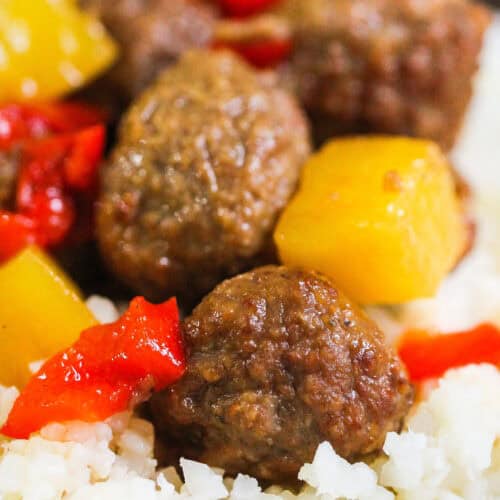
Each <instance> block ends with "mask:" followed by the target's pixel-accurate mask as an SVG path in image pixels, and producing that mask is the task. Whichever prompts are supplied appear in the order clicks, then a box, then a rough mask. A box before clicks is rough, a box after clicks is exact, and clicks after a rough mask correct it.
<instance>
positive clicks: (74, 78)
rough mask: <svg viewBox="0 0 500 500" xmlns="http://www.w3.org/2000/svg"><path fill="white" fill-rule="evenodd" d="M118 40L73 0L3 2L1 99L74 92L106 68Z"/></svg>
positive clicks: (0, 9)
mask: <svg viewBox="0 0 500 500" xmlns="http://www.w3.org/2000/svg"><path fill="white" fill-rule="evenodd" d="M117 52H118V50H117V46H116V44H115V43H114V41H113V40H112V39H111V38H110V37H109V36H108V34H107V33H106V31H105V29H104V27H103V26H102V24H101V23H100V22H99V21H98V20H97V19H94V18H93V17H91V16H89V15H88V14H86V13H84V12H83V11H82V10H80V9H79V8H78V6H77V3H76V1H75V0H28V1H27V0H2V1H1V2H0V101H2V102H10V101H14V102H17V101H30V100H36V101H42V100H47V99H55V98H58V97H61V96H64V95H66V94H68V93H69V92H73V91H75V90H76V89H78V88H80V87H82V86H83V85H84V84H85V83H87V82H89V81H90V80H92V79H93V78H95V77H96V76H97V75H98V74H100V73H102V72H103V71H104V70H105V69H106V68H108V67H109V66H110V65H111V64H112V63H113V61H114V60H115V58H116V56H117Z"/></svg>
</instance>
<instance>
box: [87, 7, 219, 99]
mask: <svg viewBox="0 0 500 500" xmlns="http://www.w3.org/2000/svg"><path fill="white" fill-rule="evenodd" d="M80 3H81V4H82V6H83V7H85V8H87V9H89V10H92V11H94V12H95V13H96V14H97V15H98V16H99V17H100V18H101V19H102V21H103V23H104V24H105V26H106V27H107V29H108V30H109V31H110V33H111V34H112V35H113V37H114V38H115V39H116V40H117V41H118V43H119V44H120V48H121V58H120V60H119V62H118V64H117V65H116V66H115V67H114V68H113V69H112V71H111V72H110V74H109V75H108V76H107V77H106V78H105V80H104V82H100V83H99V85H97V87H96V89H95V91H96V92H97V91H98V90H100V89H102V87H103V86H104V88H105V87H106V86H108V90H114V91H118V92H119V93H120V94H121V96H122V98H123V100H124V101H127V100H130V99H132V98H133V97H134V96H135V95H137V94H138V93H139V92H140V91H141V90H142V89H143V88H144V87H145V86H146V85H148V84H149V83H151V82H152V81H153V79H154V78H155V77H156V76H157V75H158V73H159V72H160V71H161V70H162V69H164V68H166V67H167V66H169V65H171V64H172V63H174V62H175V61H176V60H177V59H178V57H179V56H180V54H182V53H183V52H185V51H186V50H188V49H192V48H196V47H203V46H205V45H207V44H208V43H209V42H210V39H211V37H212V31H213V27H214V23H215V13H214V9H213V8H212V7H211V6H210V4H209V3H208V2H202V1H197V0H113V1H110V0H80ZM109 87H110V88H111V89H109Z"/></svg>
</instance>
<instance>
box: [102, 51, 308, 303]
mask: <svg viewBox="0 0 500 500" xmlns="http://www.w3.org/2000/svg"><path fill="white" fill-rule="evenodd" d="M119 135H120V137H119V140H118V144H117V145H116V148H115V149H114V151H113V153H112V156H111V159H110V161H109V164H108V165H107V167H105V168H104V171H103V176H102V185H103V189H102V195H101V198H100V203H99V207H98V217H97V222H98V237H99V241H100V246H101V249H102V253H103V256H104V258H105V259H106V260H107V262H108V263H109V264H110V266H111V268H112V269H113V270H114V271H115V273H116V274H117V275H118V276H119V277H120V278H122V280H124V281H125V282H126V283H127V284H129V285H130V286H132V287H133V288H134V289H135V290H136V291H138V292H139V293H142V294H145V295H146V296H148V297H151V298H153V299H161V298H165V297H168V296H170V295H177V296H178V297H179V298H180V299H181V300H182V301H183V302H184V303H189V302H190V301H192V300H195V299H197V298H199V297H200V296H201V295H203V294H204V293H206V292H208V291H209V290H211V289H212V288H213V287H214V286H215V285H216V284H217V283H219V282H220V281H222V280H223V279H224V278H226V277H228V276H231V275H234V274H237V273H238V272H241V271H242V270H245V269H248V268H250V267H252V266H253V265H254V264H255V263H256V262H262V261H267V262H269V260H268V259H269V255H267V254H268V253H269V254H272V252H271V251H270V250H271V233H272V230H273V228H274V225H275V222H276V219H277V217H278V215H279V213H280V211H281V210H282V208H283V207H284V206H285V204H286V203H287V201H288V199H289V198H290V196H291V195H292V193H293V191H294V189H295V187H296V184H297V180H298V177H299V173H300V167H301V165H302V163H303V162H304V161H305V159H306V158H307V156H308V154H309V151H310V148H309V141H308V127H307V123H306V120H305V118H304V116H303V114H302V112H301V110H300V108H299V107H298V105H297V103H296V102H295V100H294V99H293V98H292V97H291V96H290V95H289V94H287V93H286V92H284V91H282V90H280V89H278V88H275V87H268V86H267V84H266V83H263V82H262V81H260V80H259V76H258V74H257V73H256V72H254V71H253V70H252V69H251V68H250V67H249V66H247V65H246V64H245V63H243V62H242V61H240V59H238V58H237V57H236V56H234V55H232V54H231V53H229V52H212V51H198V52H192V53H189V54H187V55H185V56H184V57H183V58H182V59H181V61H180V62H179V63H178V64H177V65H175V66H174V67H172V68H171V69H170V70H168V71H166V72H165V73H164V74H163V75H162V77H161V78H160V79H159V80H158V81H157V82H156V83H155V84H154V85H153V86H152V87H151V88H149V89H148V90H147V91H146V92H145V93H144V94H143V95H142V96H141V97H140V99H139V100H138V101H137V102H136V103H135V104H134V105H133V106H132V108H131V109H130V111H129V112H128V113H127V115H126V116H125V118H124V120H123V123H122V126H121V130H120V134H119Z"/></svg>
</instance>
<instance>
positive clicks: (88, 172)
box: [64, 125, 106, 191]
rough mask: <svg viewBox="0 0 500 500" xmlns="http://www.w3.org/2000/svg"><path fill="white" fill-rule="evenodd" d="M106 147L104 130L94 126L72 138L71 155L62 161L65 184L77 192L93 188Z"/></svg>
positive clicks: (99, 126)
mask: <svg viewBox="0 0 500 500" xmlns="http://www.w3.org/2000/svg"><path fill="white" fill-rule="evenodd" d="M105 145H106V129H105V128H104V127H103V126H102V125H95V126H93V127H89V128H87V129H84V130H81V131H80V132H78V134H77V135H76V136H74V137H73V144H72V150H71V154H70V155H68V156H67V157H66V158H65V160H64V176H65V181H66V184H67V185H68V186H69V187H71V188H73V189H76V190H78V191H87V190H88V189H92V188H94V187H95V185H96V182H97V168H98V166H99V162H100V160H101V158H102V155H103V152H104V147H105Z"/></svg>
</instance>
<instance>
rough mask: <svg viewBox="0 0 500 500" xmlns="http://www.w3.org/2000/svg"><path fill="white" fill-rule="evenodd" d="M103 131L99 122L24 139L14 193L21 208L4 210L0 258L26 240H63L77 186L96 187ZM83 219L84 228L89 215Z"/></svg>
mask: <svg viewBox="0 0 500 500" xmlns="http://www.w3.org/2000/svg"><path fill="white" fill-rule="evenodd" d="M105 134H106V132H105V128H104V127H103V126H102V125H96V126H93V127H90V128H88V129H84V130H82V131H80V132H75V133H72V134H64V135H59V136H54V137H50V138H47V139H43V140H40V141H31V142H29V143H27V144H26V145H25V147H24V151H23V160H22V161H23V164H22V166H21V172H20V175H19V180H18V187H17V197H16V208H17V210H18V212H19V213H18V214H9V213H8V212H4V213H3V221H2V223H0V242H1V243H0V246H1V249H0V261H2V260H5V259H7V258H10V257H12V256H13V255H15V254H16V253H17V252H18V251H19V250H21V249H22V248H24V247H25V246H26V245H28V244H32V243H37V244H38V245H39V246H42V247H46V246H49V247H54V246H57V245H59V244H60V243H61V242H62V241H63V240H65V238H66V237H67V235H68V233H69V232H70V229H71V228H72V226H73V225H74V223H75V219H76V213H75V206H74V201H73V198H74V193H73V190H74V191H81V192H84V194H85V193H88V192H89V191H92V190H93V189H94V188H95V186H96V184H97V169H98V166H99V160H100V158H101V156H102V154H103V150H104V146H105ZM89 203H90V202H89ZM82 210H83V211H85V210H84V207H83V208H82ZM87 212H89V214H88V215H90V211H88V210H87ZM80 222H82V221H80ZM83 222H85V223H83ZM83 222H82V224H81V226H83V227H81V228H80V229H81V230H85V231H86V228H85V226H87V225H89V224H90V219H89V220H88V221H83ZM16 231H17V233H16Z"/></svg>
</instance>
